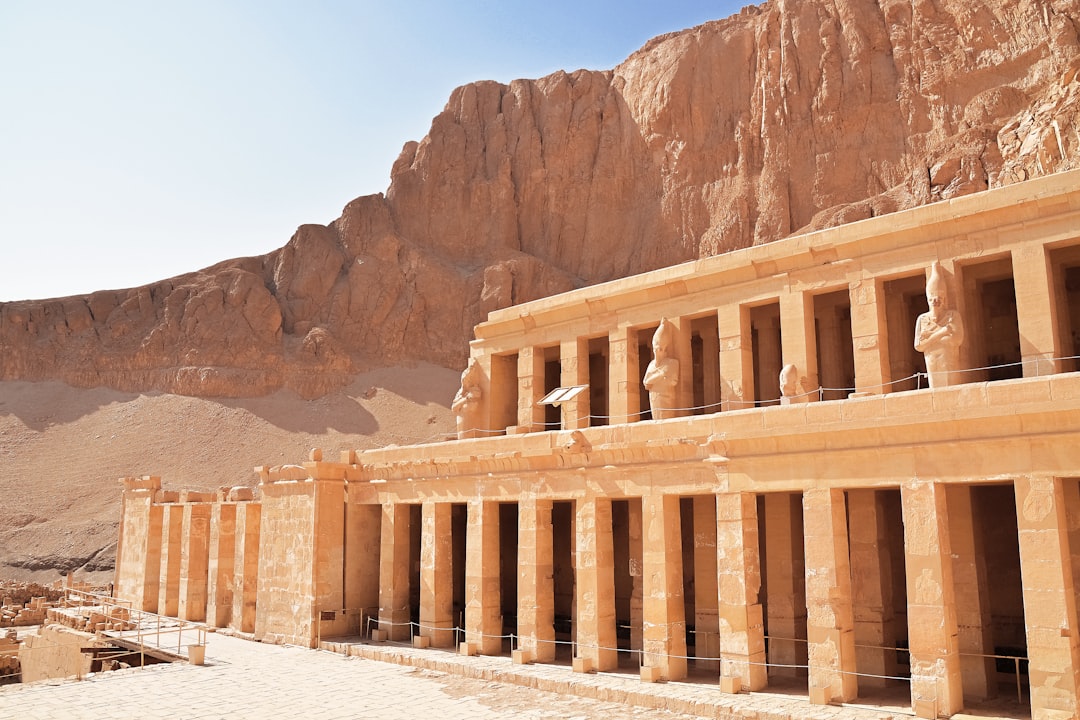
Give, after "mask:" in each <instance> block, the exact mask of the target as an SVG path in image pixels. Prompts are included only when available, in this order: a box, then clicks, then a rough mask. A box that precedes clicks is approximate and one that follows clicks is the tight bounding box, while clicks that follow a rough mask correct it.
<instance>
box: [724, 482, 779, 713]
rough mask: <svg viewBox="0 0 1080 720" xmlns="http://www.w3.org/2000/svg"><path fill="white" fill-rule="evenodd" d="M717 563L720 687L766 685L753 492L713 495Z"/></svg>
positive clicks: (726, 689) (733, 690) (734, 688)
mask: <svg viewBox="0 0 1080 720" xmlns="http://www.w3.org/2000/svg"><path fill="white" fill-rule="evenodd" d="M716 548H717V553H716V566H717V580H718V585H719V589H720V607H719V615H720V658H721V664H720V689H721V690H723V691H724V692H730V693H736V692H739V691H741V690H743V689H745V690H749V691H751V692H753V691H754V690H760V689H761V688H763V687H765V686H766V685H767V684H768V675H769V674H768V668H767V667H766V666H765V627H764V618H763V617H762V608H761V604H760V603H759V602H758V592H759V591H760V590H761V559H760V550H759V542H758V525H757V496H756V495H754V494H753V493H724V494H721V495H718V496H717V497H716Z"/></svg>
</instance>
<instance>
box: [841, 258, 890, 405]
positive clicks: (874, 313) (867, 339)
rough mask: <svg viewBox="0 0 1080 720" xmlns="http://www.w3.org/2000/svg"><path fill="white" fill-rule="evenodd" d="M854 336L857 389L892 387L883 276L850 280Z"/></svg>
mask: <svg viewBox="0 0 1080 720" xmlns="http://www.w3.org/2000/svg"><path fill="white" fill-rule="evenodd" d="M849 292H850V293H851V340H852V344H853V346H854V352H855V391H856V392H860V393H864V392H865V393H874V394H880V393H885V392H888V391H889V388H888V387H886V386H885V383H886V382H888V381H889V380H890V377H889V373H890V370H889V350H888V347H886V342H885V338H886V337H888V324H887V323H886V320H885V318H886V315H885V293H884V286H883V285H882V281H881V280H877V279H875V278H869V277H868V278H864V279H862V280H856V281H855V282H853V283H852V284H851V288H850V290H849Z"/></svg>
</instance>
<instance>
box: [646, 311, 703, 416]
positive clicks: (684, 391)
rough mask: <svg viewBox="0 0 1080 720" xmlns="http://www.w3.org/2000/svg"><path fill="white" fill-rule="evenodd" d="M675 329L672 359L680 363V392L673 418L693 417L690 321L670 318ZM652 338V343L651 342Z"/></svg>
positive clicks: (692, 353) (692, 366)
mask: <svg viewBox="0 0 1080 720" xmlns="http://www.w3.org/2000/svg"><path fill="white" fill-rule="evenodd" d="M668 322H669V323H671V325H672V327H673V328H674V329H675V338H674V341H673V342H672V343H671V348H670V352H671V355H672V357H675V358H677V359H678V361H679V392H678V393H677V395H676V400H675V406H676V412H675V413H674V414H673V416H672V417H683V416H685V415H693V414H694V413H693V411H692V410H690V408H692V407H693V406H694V351H693V349H692V346H691V339H692V334H691V332H690V319H689V318H682V317H673V318H668ZM651 340H652V339H651V338H650V342H651Z"/></svg>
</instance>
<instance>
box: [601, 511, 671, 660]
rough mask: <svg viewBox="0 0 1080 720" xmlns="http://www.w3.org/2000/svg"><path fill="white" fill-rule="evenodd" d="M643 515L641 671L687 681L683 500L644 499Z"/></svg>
mask: <svg viewBox="0 0 1080 720" xmlns="http://www.w3.org/2000/svg"><path fill="white" fill-rule="evenodd" d="M641 515H642V520H643V521H644V528H643V529H644V531H645V537H644V548H643V550H644V552H643V555H642V574H643V576H644V583H643V588H642V590H643V595H644V597H643V604H642V621H643V622H642V634H643V640H644V643H645V645H644V648H643V650H644V656H643V662H642V667H643V672H645V669H648V670H649V671H650V672H652V673H655V675H650V679H660V678H663V679H665V680H680V679H682V678H684V677H686V606H685V604H684V599H683V563H682V525H681V523H680V521H679V520H680V518H679V498H678V496H675V495H660V494H657V493H650V494H648V495H645V496H644V497H643V498H642V499H641ZM612 600H613V601H614V594H613V595H612ZM657 676H658V677H657Z"/></svg>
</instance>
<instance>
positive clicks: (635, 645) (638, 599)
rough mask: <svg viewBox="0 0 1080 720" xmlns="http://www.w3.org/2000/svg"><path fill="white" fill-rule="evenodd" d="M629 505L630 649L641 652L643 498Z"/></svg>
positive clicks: (635, 499)
mask: <svg viewBox="0 0 1080 720" xmlns="http://www.w3.org/2000/svg"><path fill="white" fill-rule="evenodd" d="M626 505H627V525H628V527H627V535H628V536H629V540H630V548H629V549H630V649H631V650H641V649H642V648H644V647H645V643H644V641H643V639H642V623H643V617H644V615H643V612H644V611H643V605H644V588H643V585H644V583H643V582H642V581H643V577H642V576H643V574H644V571H643V569H642V560H643V557H644V548H643V544H644V543H643V542H642V537H643V534H644V533H643V530H642V526H643V524H644V523H643V521H642V517H641V515H642V512H641V498H630V499H629V501H628V502H627V503H626Z"/></svg>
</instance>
